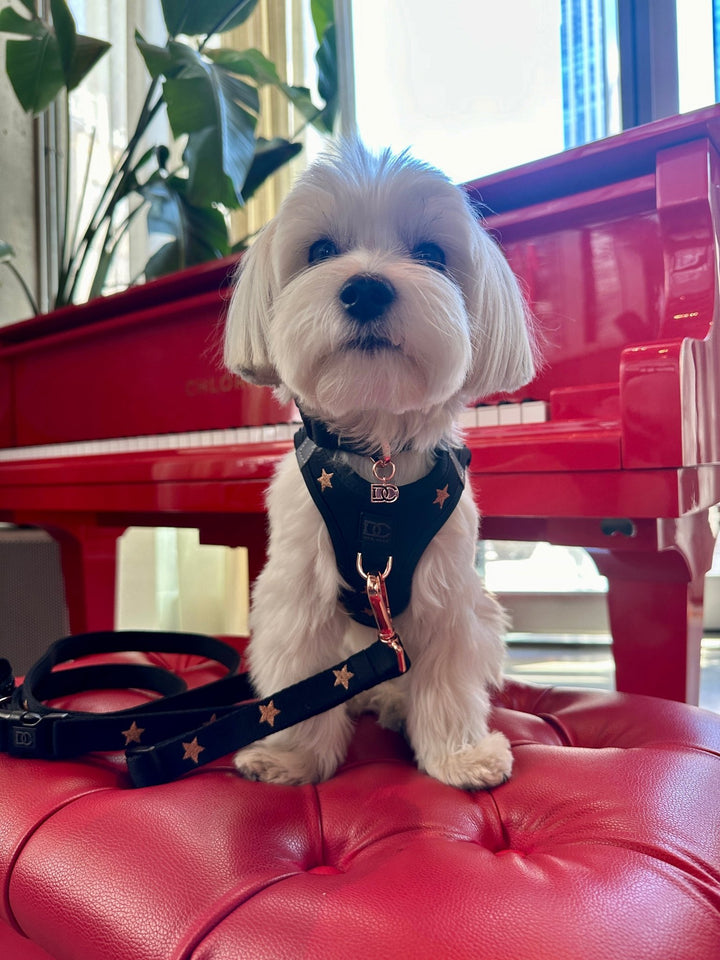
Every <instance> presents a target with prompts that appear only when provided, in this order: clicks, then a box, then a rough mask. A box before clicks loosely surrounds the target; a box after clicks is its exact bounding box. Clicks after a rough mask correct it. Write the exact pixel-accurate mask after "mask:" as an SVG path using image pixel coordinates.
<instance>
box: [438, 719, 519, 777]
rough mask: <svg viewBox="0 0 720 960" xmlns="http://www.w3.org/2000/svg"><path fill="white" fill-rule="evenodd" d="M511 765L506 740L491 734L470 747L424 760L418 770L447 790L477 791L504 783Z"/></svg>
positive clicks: (498, 734)
mask: <svg viewBox="0 0 720 960" xmlns="http://www.w3.org/2000/svg"><path fill="white" fill-rule="evenodd" d="M512 763H513V758H512V752H511V750H510V743H509V742H508V739H507V737H505V736H504V734H502V733H499V732H497V731H495V732H494V733H489V734H488V735H487V736H486V737H483V739H482V740H480V741H479V742H478V743H476V744H474V745H473V746H471V747H463V748H462V749H461V750H456V751H454V752H452V753H448V754H445V755H443V756H439V757H434V758H428V759H427V760H426V761H425V762H424V763H423V764H422V769H424V770H425V772H426V773H429V774H430V776H431V777H435V779H436V780H441V781H442V782H443V783H447V784H448V785H449V786H451V787H461V788H463V789H466V790H478V789H482V788H487V787H496V786H498V784H501V783H504V782H505V781H506V780H507V779H508V778H509V777H510V771H511V770H512Z"/></svg>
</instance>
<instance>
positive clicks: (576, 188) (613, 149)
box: [465, 104, 720, 216]
mask: <svg viewBox="0 0 720 960" xmlns="http://www.w3.org/2000/svg"><path fill="white" fill-rule="evenodd" d="M701 137H707V138H708V139H709V140H711V141H712V143H713V144H714V145H715V147H716V148H718V149H720V104H714V105H713V106H711V107H704V108H703V109H701V110H695V111H693V112H692V113H685V114H681V115H680V116H675V117H666V118H664V119H662V120H656V121H654V122H653V123H646V124H643V125H642V126H639V127H633V128H632V129H630V130H624V131H623V132H622V133H619V134H617V135H616V136H613V137H606V138H605V139H604V140H596V141H594V142H593V143H587V144H584V145H583V146H581V147H575V148H574V149H572V150H566V151H564V152H563V153H558V154H555V155H554V156H551V157H547V158H545V159H542V160H533V161H532V162H530V163H524V164H522V165H520V166H518V167H513V168H512V169H510V170H503V171H501V172H500V173H494V174H490V175H489V176H487V177H482V178H480V179H478V180H472V181H470V182H469V183H466V184H465V189H466V190H467V191H468V194H469V195H470V197H471V198H472V199H473V200H474V201H476V202H478V203H479V204H480V209H481V212H485V215H486V216H491V215H492V214H495V213H504V212H506V211H508V210H516V209H518V208H520V207H526V206H529V205H531V204H535V203H541V202H545V201H548V200H553V199H556V198H558V197H562V196H567V195H568V194H574V193H579V192H581V191H585V190H591V189H593V188H597V187H602V186H607V185H609V184H611V183H615V182H617V181H618V180H629V179H632V178H635V177H642V176H644V175H646V174H649V173H654V171H655V155H656V153H657V151H658V150H663V149H665V148H667V147H673V146H678V145H679V144H681V143H686V142H688V141H690V140H697V139H698V138H701Z"/></svg>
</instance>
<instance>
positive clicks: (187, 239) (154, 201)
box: [142, 176, 230, 280]
mask: <svg viewBox="0 0 720 960" xmlns="http://www.w3.org/2000/svg"><path fill="white" fill-rule="evenodd" d="M142 193H143V195H144V196H145V198H146V199H147V200H149V201H150V210H149V212H148V229H149V231H150V233H154V234H165V235H168V236H170V237H172V239H171V240H170V241H168V243H166V244H165V245H164V246H163V247H161V248H160V250H158V252H157V253H155V254H154V255H153V256H152V257H151V258H150V260H149V261H148V263H147V266H146V268H145V274H146V277H147V279H148V280H149V279H152V278H154V277H159V276H162V275H163V274H165V273H170V272H172V271H174V270H181V269H183V267H187V266H192V265H193V264H195V263H203V262H204V261H206V260H213V259H215V258H217V257H223V256H227V254H228V253H229V252H230V246H229V243H228V235H227V225H226V223H225V218H224V216H223V215H222V213H221V212H220V211H219V210H218V209H217V208H215V207H197V206H195V205H194V204H192V203H191V202H190V201H189V199H188V191H187V182H186V181H185V180H183V179H182V178H180V177H166V178H165V177H160V176H156V177H153V178H152V180H151V181H150V182H149V183H147V184H145V186H144V187H142Z"/></svg>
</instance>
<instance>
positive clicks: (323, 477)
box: [317, 467, 335, 490]
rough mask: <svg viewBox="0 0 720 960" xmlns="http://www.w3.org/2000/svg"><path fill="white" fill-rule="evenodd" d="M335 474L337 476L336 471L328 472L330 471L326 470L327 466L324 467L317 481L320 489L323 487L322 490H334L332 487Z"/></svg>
mask: <svg viewBox="0 0 720 960" xmlns="http://www.w3.org/2000/svg"><path fill="white" fill-rule="evenodd" d="M334 476H335V474H334V473H328V472H327V471H326V470H325V467H323V469H322V473H321V474H320V476H319V477H318V478H317V482H318V483H319V484H320V489H321V490H332V488H333V485H332V478H333V477H334Z"/></svg>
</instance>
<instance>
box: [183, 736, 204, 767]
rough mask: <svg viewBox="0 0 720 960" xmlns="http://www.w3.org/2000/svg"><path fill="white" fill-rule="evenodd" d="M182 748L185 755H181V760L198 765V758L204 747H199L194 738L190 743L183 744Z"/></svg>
mask: <svg viewBox="0 0 720 960" xmlns="http://www.w3.org/2000/svg"><path fill="white" fill-rule="evenodd" d="M183 747H184V748H185V753H184V754H183V760H192V762H193V763H199V762H200V761H199V759H198V757H199V756H200V754H201V753H202V752H203V750H204V749H205V747H201V746H200V744H199V743H198V738H197V737H194V738H193V739H192V740H191V741H190V743H184V744H183Z"/></svg>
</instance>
